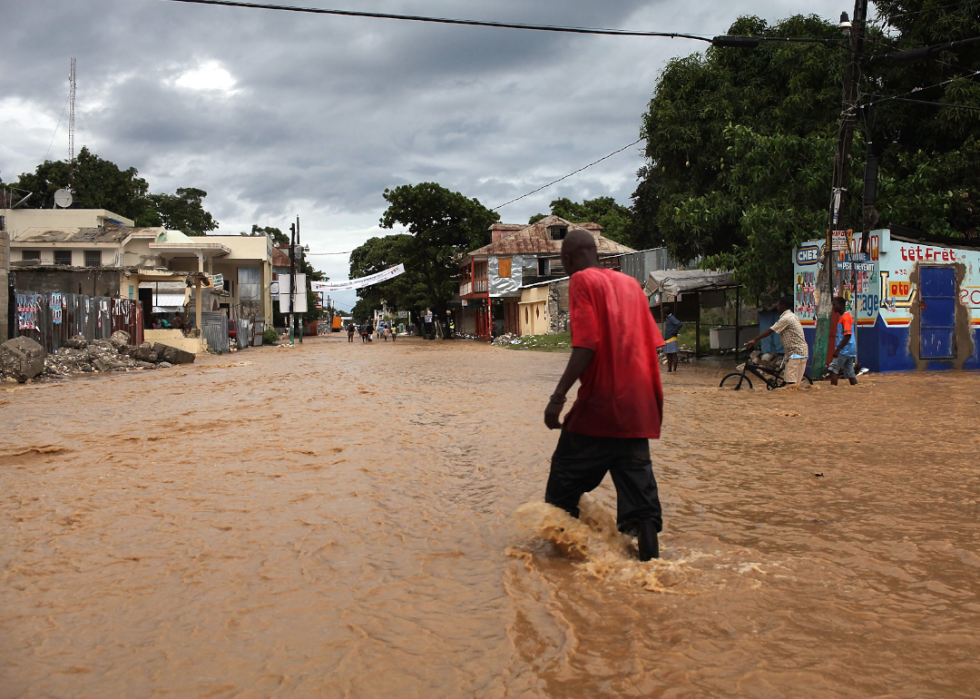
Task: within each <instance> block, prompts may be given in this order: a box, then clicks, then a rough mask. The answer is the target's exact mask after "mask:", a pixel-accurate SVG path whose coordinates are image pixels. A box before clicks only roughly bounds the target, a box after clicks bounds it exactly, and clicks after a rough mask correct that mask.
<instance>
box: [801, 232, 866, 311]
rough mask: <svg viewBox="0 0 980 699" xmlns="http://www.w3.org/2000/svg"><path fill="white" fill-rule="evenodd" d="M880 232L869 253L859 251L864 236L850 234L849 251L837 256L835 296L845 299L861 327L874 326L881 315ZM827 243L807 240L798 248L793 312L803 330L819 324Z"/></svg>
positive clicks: (839, 252) (848, 233)
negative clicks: (879, 280)
mask: <svg viewBox="0 0 980 699" xmlns="http://www.w3.org/2000/svg"><path fill="white" fill-rule="evenodd" d="M880 233H881V232H880V231H875V232H874V233H872V234H871V236H870V238H869V241H868V242H869V245H868V252H867V253H863V254H862V253H861V252H859V250H860V247H861V236H860V235H857V236H854V235H852V234H851V232H850V231H848V232H847V243H846V245H847V250H842V251H838V252H836V253H834V256H835V258H836V269H835V270H834V296H843V297H844V299H845V301H846V302H847V310H848V311H850V312H851V315H852V316H854V320H855V322H856V323H857V324H858V326H859V327H860V326H867V325H874V323H875V319H876V318H877V316H878V307H879V303H880V293H879V290H878V282H877V269H878V263H879V252H880V240H881V235H880ZM825 249H826V241H822V240H808V241H807V242H806V243H804V244H803V245H801V246H800V247H798V248H797V249H796V253H795V255H794V265H793V272H794V275H795V278H796V284H795V293H794V307H795V308H794V313H796V315H797V316H799V318H800V323H801V324H802V325H803V327H815V326H816V324H817V306H818V304H819V298H820V292H819V290H818V286H819V284H818V281H819V275H820V273H821V271H822V270H821V267H822V265H821V264H820V261H821V260H822V259H823V254H824V250H825Z"/></svg>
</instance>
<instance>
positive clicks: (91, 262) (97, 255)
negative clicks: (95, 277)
mask: <svg viewBox="0 0 980 699" xmlns="http://www.w3.org/2000/svg"><path fill="white" fill-rule="evenodd" d="M85 266H86V267H101V266H102V251H101V250H86V251H85Z"/></svg>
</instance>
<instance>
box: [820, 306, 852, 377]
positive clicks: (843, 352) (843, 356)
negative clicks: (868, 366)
mask: <svg viewBox="0 0 980 699" xmlns="http://www.w3.org/2000/svg"><path fill="white" fill-rule="evenodd" d="M833 305H834V311H836V312H837V314H838V316H840V318H839V319H838V321H837V344H836V345H835V346H834V361H832V362H831V363H830V366H829V367H827V370H828V371H829V372H830V385H831V386H836V385H837V379H838V378H839V377H840V375H841V374H844V376H845V377H847V381H848V383H850V384H851V385H852V386H854V385H856V384H857V382H858V380H857V376H855V374H854V362H855V361H856V360H857V342H855V341H854V318H853V316H851V314H850V313H849V312H848V311H847V301H845V300H844V297H843V296H838V297H836V298H835V299H834V301H833Z"/></svg>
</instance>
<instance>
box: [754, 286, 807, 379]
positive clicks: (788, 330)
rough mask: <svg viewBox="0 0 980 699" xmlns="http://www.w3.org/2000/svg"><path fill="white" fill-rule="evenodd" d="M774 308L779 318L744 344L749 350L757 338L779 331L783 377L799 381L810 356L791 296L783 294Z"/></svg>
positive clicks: (760, 338)
mask: <svg viewBox="0 0 980 699" xmlns="http://www.w3.org/2000/svg"><path fill="white" fill-rule="evenodd" d="M776 310H777V311H778V312H779V320H777V321H776V322H775V323H773V325H772V327H771V328H769V329H768V330H764V331H762V332H761V333H759V336H758V337H756V338H753V339H751V340H749V341H748V342H747V343H746V346H747V347H748V348H749V349H750V350H751V349H752V345H754V344H755V343H756V342H758V341H759V340H762V339H763V338H766V337H769V336H770V335H772V333H773V331H775V332H777V333H779V341H780V342H782V343H783V349H784V350H785V351H786V357H785V359H784V360H783V361H784V365H785V369H784V370H783V378H784V379H785V380H786V384H787V385H789V384H795V383H799V382H800V380H801V379H802V378H803V374H804V373H805V372H806V360H807V357H809V356H810V350H809V348H808V347H807V344H806V337H804V335H803V326H802V325H800V319H799V318H797V317H796V314H795V313H793V297H792V296H783V297H781V298H780V299H779V300H778V301H776Z"/></svg>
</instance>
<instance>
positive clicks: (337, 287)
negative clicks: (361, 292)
mask: <svg viewBox="0 0 980 699" xmlns="http://www.w3.org/2000/svg"><path fill="white" fill-rule="evenodd" d="M404 273H405V265H403V264H402V265H398V266H397V267H392V268H391V269H386V270H384V271H383V272H377V273H376V274H372V275H369V276H367V277H361V278H360V279H348V280H347V281H345V282H310V285H311V286H312V287H313V291H349V290H351V289H363V288H364V287H366V286H373V285H375V284H380V283H381V282H386V281H388V280H389V279H394V278H395V277H397V276H398V275H400V274H404Z"/></svg>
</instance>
